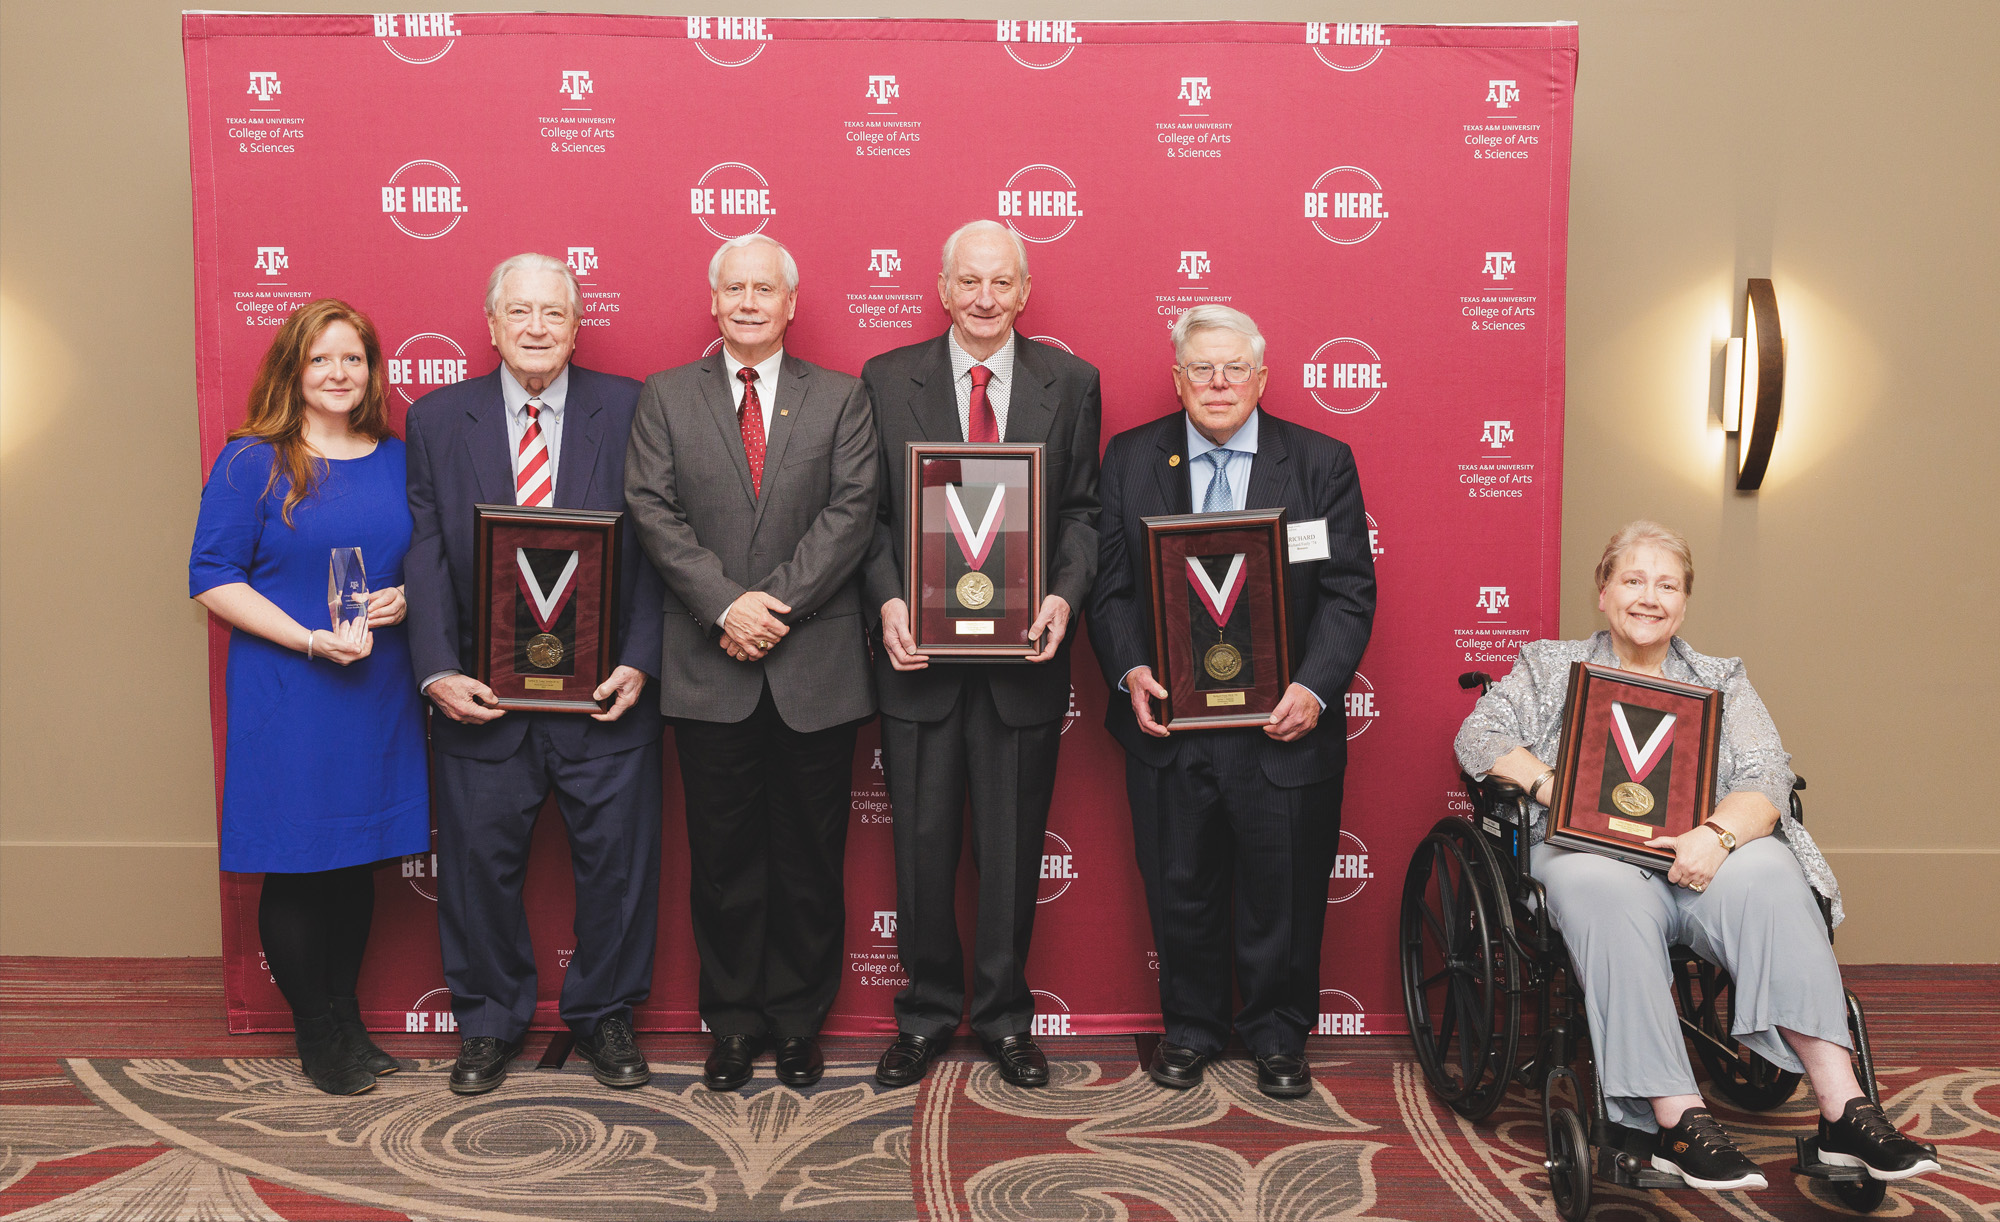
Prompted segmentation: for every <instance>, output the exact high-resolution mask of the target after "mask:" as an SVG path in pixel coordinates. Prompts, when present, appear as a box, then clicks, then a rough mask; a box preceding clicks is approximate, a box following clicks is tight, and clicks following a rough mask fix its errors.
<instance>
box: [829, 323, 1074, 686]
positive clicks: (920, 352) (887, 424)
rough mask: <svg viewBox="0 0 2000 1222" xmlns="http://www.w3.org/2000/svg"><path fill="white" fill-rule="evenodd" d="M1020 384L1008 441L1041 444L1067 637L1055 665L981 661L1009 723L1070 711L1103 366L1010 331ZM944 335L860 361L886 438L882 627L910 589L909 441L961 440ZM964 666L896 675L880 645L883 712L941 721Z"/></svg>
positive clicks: (1050, 554)
mask: <svg viewBox="0 0 2000 1222" xmlns="http://www.w3.org/2000/svg"><path fill="white" fill-rule="evenodd" d="M1014 342H1015V348H1014V385H1013V388H1012V390H1011V392H1010V393H1009V395H1008V399H1007V435H1006V436H1005V437H1004V438H1002V440H1004V441H1010V442H1027V441H1039V442H1041V443H1042V445H1043V450H1042V535H1043V538H1042V548H1043V555H1044V558H1045V571H1044V573H1043V580H1044V583H1045V584H1044V588H1045V590H1046V591H1047V592H1048V593H1050V594H1055V595H1059V596H1061V598H1062V599H1063V601H1065V602H1067V603H1068V604H1069V606H1070V612H1071V614H1070V622H1069V634H1068V635H1067V636H1066V637H1064V639H1063V644H1062V648H1060V649H1058V650H1057V651H1056V656H1055V657H1053V658H1051V659H1049V660H1048V661H1047V662H1040V663H1032V662H1012V663H990V662H988V663H974V664H970V665H979V666H983V667H985V668H986V670H987V673H988V677H989V680H990V683H991V688H992V692H993V704H994V706H995V708H996V709H997V710H998V711H999V713H1000V719H1001V720H1002V721H1004V722H1006V723H1007V724H1008V725H1010V726H1031V725H1039V724H1041V723H1042V722H1047V721H1054V720H1055V719H1056V718H1058V717H1061V716H1062V715H1063V714H1065V713H1067V712H1068V711H1069V654H1070V641H1071V640H1072V639H1074V638H1075V636H1076V633H1077V632H1078V630H1079V624H1078V622H1077V621H1078V619H1079V618H1080V617H1081V616H1082V614H1083V610H1084V603H1085V602H1086V600H1087V599H1088V598H1089V596H1090V587H1091V585H1092V583H1093V581H1094V580H1095V578H1096V575H1097V550H1098V549H1097V511H1098V506H1097V436H1098V427H1099V416H1100V415H1101V414H1102V411H1103V395H1102V393H1101V392H1100V391H1099V389H1098V379H1097V369H1096V367H1095V366H1093V365H1091V364H1090V363H1089V362H1087V361H1083V360H1079V359H1077V358H1076V357H1074V356H1071V355H1070V354H1069V353H1067V352H1064V351H1063V350H1062V349H1060V348H1055V347H1051V346H1049V345H1048V344H1039V343H1036V342H1035V341H1034V340H1031V339H1029V338H1028V337H1027V336H1025V335H1020V334H1018V333H1017V334H1016V335H1015V337H1014ZM946 344H947V341H946V338H945V336H943V335H940V336H938V337H937V338H936V339H931V340H926V341H924V342H923V343H921V344H911V345H909V346H908V347H905V348H897V349H895V350H893V351H890V352H885V353H883V354H882V355H881V356H878V357H876V358H875V359H873V360H871V361H869V362H868V363H867V364H866V365H864V366H863V367H862V369H861V380H862V382H863V383H865V384H866V385H867V387H868V397H869V399H870V400H871V401H872V402H873V403H874V404H875V426H876V429H877V431H878V432H879V433H880V434H881V438H882V458H881V467H882V487H883V494H882V498H881V502H880V504H879V506H878V508H877V510H876V525H875V538H874V541H873V542H872V543H871V544H870V546H869V549H868V558H867V560H866V561H865V562H864V563H863V564H862V569H861V575H862V590H863V593H864V594H865V595H866V602H867V606H866V610H867V613H868V616H869V619H870V621H871V622H872V623H874V624H875V626H876V627H877V628H878V629H879V627H880V623H879V621H880V617H881V613H882V604H883V603H885V602H888V601H889V600H890V599H892V598H902V599H907V598H908V597H909V576H908V574H909V569H908V564H909V557H908V556H907V555H905V552H906V550H907V548H906V538H907V532H908V525H909V524H908V520H907V516H908V509H909V487H908V485H909V459H908V456H907V454H906V452H905V448H906V447H907V446H908V445H909V443H910V442H913V441H923V442H955V441H964V440H965V434H964V432H963V431H962V430H961V429H960V427H959V423H958V394H957V392H956V391H955V390H954V389H953V387H952V379H951V354H950V352H949V350H948V349H947V346H946ZM968 668H969V666H968V664H963V663H961V664H952V663H947V662H932V663H931V664H930V666H929V667H927V668H925V669H923V670H916V671H907V672H906V671H899V670H897V669H895V668H894V667H892V666H890V665H889V656H888V654H887V652H886V651H884V650H883V649H882V648H880V642H879V641H878V642H877V649H876V651H875V684H876V689H877V691H878V693H879V697H880V701H881V706H882V712H883V713H885V714H886V715H888V716H890V717H899V718H902V719H903V720H905V721H940V720H942V719H943V718H944V717H945V716H946V715H947V714H949V713H950V712H951V709H952V706H953V705H954V704H956V703H957V701H958V689H959V683H960V681H961V680H962V678H963V677H964V675H965V672H966V671H967V669H968Z"/></svg>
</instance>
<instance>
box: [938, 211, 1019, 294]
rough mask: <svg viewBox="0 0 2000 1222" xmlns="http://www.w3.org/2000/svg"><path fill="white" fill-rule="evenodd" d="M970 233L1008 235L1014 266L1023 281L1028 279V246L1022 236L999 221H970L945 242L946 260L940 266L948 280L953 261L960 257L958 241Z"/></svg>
mask: <svg viewBox="0 0 2000 1222" xmlns="http://www.w3.org/2000/svg"><path fill="white" fill-rule="evenodd" d="M970 233H1003V234H1006V235H1007V240H1008V241H1010V242H1012V243H1013V244H1014V266H1015V267H1017V268H1019V269H1020V272H1021V279H1023V280H1026V279H1027V278H1028V244H1027V243H1026V242H1023V241H1022V240H1021V235H1020V234H1018V233H1015V232H1014V231H1013V230H1011V229H1009V228H1007V227H1006V226H1005V225H1002V224H1001V223H1000V222H998V221H968V222H967V223H965V224H963V225H960V226H959V227H958V228H956V229H954V230H952V231H951V236H950V237H948V238H946V239H945V240H944V260H943V262H942V263H941V264H940V267H941V268H942V270H943V272H944V275H945V276H946V277H947V278H949V277H950V275H951V264H952V260H954V259H956V258H957V257H958V240H959V239H960V238H962V237H964V236H966V235H967V234H970Z"/></svg>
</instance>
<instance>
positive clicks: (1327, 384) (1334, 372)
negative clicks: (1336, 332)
mask: <svg viewBox="0 0 2000 1222" xmlns="http://www.w3.org/2000/svg"><path fill="white" fill-rule="evenodd" d="M1305 389H1306V391H1307V392H1308V393H1310V394H1311V395H1312V400H1313V402H1314V403H1317V404H1319V405H1320V406H1321V407H1323V408H1325V409H1326V410H1328V411H1330V412H1332V413H1334V414H1335V415H1338V416H1351V415H1353V414H1354V413H1355V412H1358V411H1362V410H1365V409H1366V408H1368V407H1370V406H1371V405H1373V404H1374V402H1375V400H1377V399H1379V398H1381V397H1382V392H1383V391H1385V390H1387V389H1389V382H1388V379H1386V378H1384V377H1383V376H1382V354H1381V353H1379V352H1377V351H1375V348H1374V346H1373V345H1371V344H1369V343H1368V342H1367V341H1366V340H1359V339H1355V338H1354V337H1353V336H1351V335H1343V336H1341V337H1340V338H1339V339H1330V340H1328V341H1326V342H1325V343H1323V344H1321V345H1320V346H1319V347H1317V348H1315V349H1313V354H1312V356H1311V357H1310V358H1308V359H1307V361H1306V363H1305Z"/></svg>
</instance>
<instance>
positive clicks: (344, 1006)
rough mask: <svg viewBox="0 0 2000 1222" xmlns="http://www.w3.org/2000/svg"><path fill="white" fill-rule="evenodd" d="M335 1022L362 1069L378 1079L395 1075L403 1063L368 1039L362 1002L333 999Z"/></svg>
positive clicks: (349, 999)
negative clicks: (362, 1018) (362, 1017)
mask: <svg viewBox="0 0 2000 1222" xmlns="http://www.w3.org/2000/svg"><path fill="white" fill-rule="evenodd" d="M333 1021H334V1022H336V1023H338V1024H340V1035H341V1038H342V1039H343V1040H345V1041H346V1042H347V1050H348V1051H349V1052H350V1053H352V1054H353V1055H354V1059H355V1060H357V1061H359V1062H361V1067H362V1068H363V1069H365V1070H367V1071H368V1072H369V1073H372V1074H374V1075H375V1076H376V1077H378V1078H379V1077H382V1076H384V1075H385V1074H392V1073H395V1072H396V1071H397V1070H399V1069H401V1068H402V1067H403V1066H402V1063H401V1062H400V1061H398V1060H396V1058H395V1057H392V1056H390V1055H389V1054H388V1053H386V1052H384V1051H382V1049H381V1047H380V1046H378V1045H377V1044H376V1043H375V1041H374V1040H372V1039H370V1038H369V1037H368V1027H367V1025H366V1024H365V1023H363V1022H362V1021H361V1002H360V1001H359V1000H358V999H356V998H353V997H336V998H334V999H333Z"/></svg>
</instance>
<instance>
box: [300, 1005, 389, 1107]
mask: <svg viewBox="0 0 2000 1222" xmlns="http://www.w3.org/2000/svg"><path fill="white" fill-rule="evenodd" d="M292 1021H293V1024H294V1026H295V1027H296V1031H295V1032H294V1034H295V1035H296V1037H297V1039H298V1045H299V1064H300V1066H301V1067H302V1068H303V1069H304V1070H305V1071H306V1077H308V1078H311V1079H312V1084H313V1085H314V1086H317V1087H319V1088H320V1089H321V1090H323V1091H325V1092H326V1093H327V1094H329V1095H358V1094H360V1093H361V1092H362V1091H365V1090H372V1089H374V1087H375V1075H374V1074H372V1073H369V1072H368V1070H367V1069H366V1068H364V1067H363V1066H362V1064H361V1062H360V1061H358V1060H356V1059H355V1057H354V1053H353V1052H352V1051H350V1050H349V1048H348V1046H347V1040H346V1038H345V1037H344V1035H343V1033H342V1032H341V1029H340V1022H339V1020H337V1019H335V1018H334V1016H333V1012H332V1011H331V1010H329V1011H327V1012H326V1013H325V1014H318V1015H312V1016H303V1015H300V1014H298V1013H296V1012H294V1013H293V1016H292Z"/></svg>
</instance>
